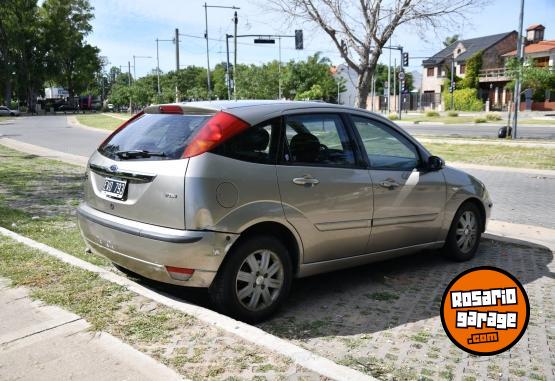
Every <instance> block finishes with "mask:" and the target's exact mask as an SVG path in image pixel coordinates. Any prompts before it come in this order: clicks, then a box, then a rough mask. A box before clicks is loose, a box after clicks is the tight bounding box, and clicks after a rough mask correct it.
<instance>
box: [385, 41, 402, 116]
mask: <svg viewBox="0 0 555 381" xmlns="http://www.w3.org/2000/svg"><path fill="white" fill-rule="evenodd" d="M390 51H391V50H390ZM388 86H389V85H388ZM388 90H390V88H389V87H388ZM396 92H397V58H394V59H393V99H395V93H396ZM390 94H391V92H390ZM397 103H399V100H398V99H397ZM387 104H388V107H389V112H391V107H390V106H389V105H390V103H389V102H387ZM395 106H397V105H395ZM393 111H395V109H393Z"/></svg>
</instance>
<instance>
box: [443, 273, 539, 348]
mask: <svg viewBox="0 0 555 381" xmlns="http://www.w3.org/2000/svg"><path fill="white" fill-rule="evenodd" d="M440 315H441V323H442V324H443V329H444V330H445V332H446V333H447V336H449V338H450V339H451V341H452V342H453V343H455V345H456V346H458V347H459V348H461V349H462V350H464V351H466V352H468V353H472V354H474V355H479V356H491V355H495V354H498V353H501V352H504V351H506V350H507V349H509V348H511V347H512V346H513V345H515V344H516V343H517V342H518V340H520V338H521V337H522V335H523V334H524V332H525V331H526V327H527V326H528V320H529V318H530V303H529V301H528V295H526V291H525V290H524V287H522V284H520V282H519V281H518V280H517V279H516V278H515V277H514V276H513V275H511V274H509V273H508V272H506V271H505V270H502V269H499V268H496V267H491V266H481V267H475V268H472V269H469V270H466V271H464V272H462V273H461V274H459V275H457V277H456V278H455V279H453V280H452V281H451V283H450V284H449V286H447V289H446V290H445V292H444V293H443V298H442V300H441V312H440Z"/></svg>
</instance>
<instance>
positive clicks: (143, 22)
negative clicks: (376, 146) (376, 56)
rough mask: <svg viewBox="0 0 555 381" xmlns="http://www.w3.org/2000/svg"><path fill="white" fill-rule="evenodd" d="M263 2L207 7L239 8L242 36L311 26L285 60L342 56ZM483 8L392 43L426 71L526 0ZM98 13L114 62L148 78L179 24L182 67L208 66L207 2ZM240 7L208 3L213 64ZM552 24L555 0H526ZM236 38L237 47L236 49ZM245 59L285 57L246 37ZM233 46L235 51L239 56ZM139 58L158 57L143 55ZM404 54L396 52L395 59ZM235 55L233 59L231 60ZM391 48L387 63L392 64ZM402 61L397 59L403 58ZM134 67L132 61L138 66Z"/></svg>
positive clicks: (143, 3) (169, 61)
mask: <svg viewBox="0 0 555 381" xmlns="http://www.w3.org/2000/svg"><path fill="white" fill-rule="evenodd" d="M265 3H266V2H265V1H262V0H211V1H210V2H209V3H208V5H221V6H236V7H239V8H240V9H239V10H237V12H238V18H239V23H238V34H285V35H293V34H294V30H295V29H302V30H303V31H304V48H305V49H304V50H295V45H294V39H293V38H284V39H282V49H281V56H282V61H283V62H286V61H289V60H292V59H293V60H300V59H304V58H305V57H306V56H308V55H312V54H314V53H315V52H318V51H319V52H321V53H322V55H323V56H326V57H328V58H329V59H330V60H331V61H332V63H333V64H341V63H343V60H342V59H341V57H340V56H339V53H337V51H336V50H335V47H334V45H333V44H332V42H331V40H330V39H329V37H328V36H327V35H326V34H325V33H324V32H323V31H321V30H319V29H318V28H317V27H315V26H313V25H310V24H308V23H305V22H302V21H300V20H293V21H291V20H289V19H287V18H286V17H285V16H283V15H281V14H279V13H275V12H271V11H269V10H268V9H267V5H266V4H265ZM485 3H486V4H487V5H485V6H484V7H483V8H481V9H477V10H475V11H473V12H471V13H468V14H467V18H466V20H462V19H461V20H455V21H456V23H454V24H453V25H452V26H451V27H449V29H441V30H437V31H434V30H433V29H429V30H426V31H425V38H421V37H420V36H418V34H417V33H416V30H415V28H414V27H413V26H409V25H406V26H403V27H401V28H399V29H397V30H396V32H395V34H394V35H393V37H392V41H391V43H392V45H402V46H403V47H404V50H405V51H408V52H409V55H410V57H411V59H410V67H409V70H419V71H420V70H421V66H420V65H421V61H422V58H415V57H428V56H431V55H433V54H434V53H436V52H437V51H439V50H440V49H441V48H442V47H443V45H442V41H443V40H444V39H445V37H447V36H450V35H452V34H455V33H456V34H459V35H460V36H461V38H462V39H464V38H472V37H479V36H485V35H489V34H497V33H503V32H509V31H511V30H516V29H517V28H518V17H519V9H520V0H491V1H487V0H486V1H485ZM91 4H92V6H93V7H94V14H95V19H94V20H93V22H92V24H93V32H92V33H91V34H90V35H89V36H88V38H87V39H88V41H89V42H90V43H92V44H93V45H96V46H98V47H99V48H100V50H101V54H102V55H103V56H106V57H107V58H108V61H109V63H110V64H109V66H120V65H121V66H122V68H123V67H125V69H124V70H126V69H127V64H128V62H129V61H130V62H131V65H133V56H135V57H136V59H135V62H136V67H135V71H136V75H137V76H138V77H141V76H144V75H145V74H147V73H149V72H151V70H153V69H155V68H156V42H155V39H156V38H159V39H163V40H171V39H173V37H174V34H175V28H179V33H180V34H184V35H187V36H180V39H181V41H180V66H181V67H184V66H187V65H197V66H203V67H206V40H205V39H204V38H203V36H204V30H205V17H204V16H205V15H204V7H203V4H204V1H201V0H91ZM233 12H234V11H233V10H232V9H223V8H208V35H209V38H210V39H211V40H210V42H209V51H210V66H211V68H213V67H214V65H215V64H216V63H218V62H224V61H225V58H226V46H225V35H226V33H228V34H233V22H232V18H233ZM536 23H538V24H543V25H544V26H545V27H546V30H545V38H546V39H555V0H526V2H525V9H524V28H526V26H528V25H531V24H536ZM232 41H233V40H230V49H231V50H232V49H233V46H232V45H233V44H232ZM238 41H239V46H238V48H237V53H238V63H245V64H250V63H254V64H260V63H263V62H268V61H271V60H273V59H278V45H277V41H276V44H275V45H260V44H258V45H254V44H253V41H252V39H251V38H244V39H239V40H238ZM232 53H233V52H231V54H232ZM139 56H143V57H151V58H137V57H139ZM396 56H398V53H397V54H394V56H393V57H396ZM159 59H160V69H161V70H162V71H163V72H166V71H169V70H174V69H175V45H174V44H173V43H172V42H171V41H160V42H159ZM231 59H232V58H231ZM388 59H389V55H388V53H387V52H386V53H385V54H383V55H382V57H381V59H380V61H381V62H383V63H386V64H387V62H388ZM397 59H398V58H397ZM131 72H132V73H133V67H132V68H131Z"/></svg>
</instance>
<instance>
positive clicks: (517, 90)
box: [507, 0, 524, 139]
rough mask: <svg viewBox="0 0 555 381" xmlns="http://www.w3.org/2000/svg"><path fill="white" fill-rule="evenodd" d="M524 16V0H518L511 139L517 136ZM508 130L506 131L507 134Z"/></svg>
mask: <svg viewBox="0 0 555 381" xmlns="http://www.w3.org/2000/svg"><path fill="white" fill-rule="evenodd" d="M523 18H524V0H520V18H519V24H518V41H517V44H516V46H517V48H516V50H517V56H518V71H517V74H516V82H515V90H514V91H515V94H514V105H515V112H514V113H513V133H512V137H513V139H516V138H517V134H516V130H517V125H518V111H519V109H520V89H521V86H522V83H521V80H522V63H523V62H522V61H523V56H524V48H523V46H522V42H523V41H522V37H523V36H522V23H523ZM508 134H509V132H508V131H507V135H508Z"/></svg>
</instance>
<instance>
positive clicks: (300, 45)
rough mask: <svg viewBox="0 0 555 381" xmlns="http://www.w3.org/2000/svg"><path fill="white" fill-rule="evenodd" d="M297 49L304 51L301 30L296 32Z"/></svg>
mask: <svg viewBox="0 0 555 381" xmlns="http://www.w3.org/2000/svg"><path fill="white" fill-rule="evenodd" d="M295 49H297V50H302V49H303V31H302V30H301V29H297V30H295Z"/></svg>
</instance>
